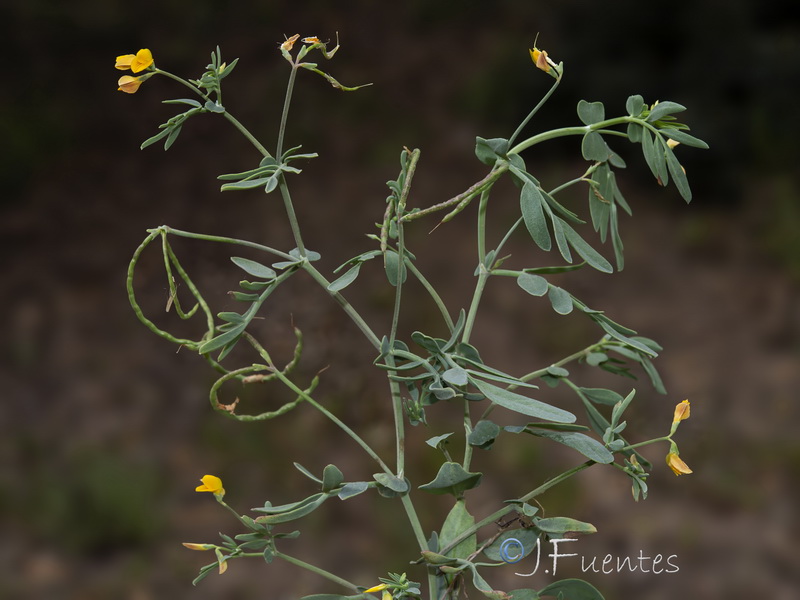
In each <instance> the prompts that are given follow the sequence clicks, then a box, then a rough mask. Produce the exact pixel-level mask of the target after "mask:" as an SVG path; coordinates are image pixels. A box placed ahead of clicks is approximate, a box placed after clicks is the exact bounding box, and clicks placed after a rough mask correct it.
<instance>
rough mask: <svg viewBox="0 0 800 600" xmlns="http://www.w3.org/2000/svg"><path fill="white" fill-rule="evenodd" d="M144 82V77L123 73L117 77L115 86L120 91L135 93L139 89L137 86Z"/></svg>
mask: <svg viewBox="0 0 800 600" xmlns="http://www.w3.org/2000/svg"><path fill="white" fill-rule="evenodd" d="M143 82H144V78H142V77H131V76H130V75H123V76H122V77H120V78H119V81H118V82H117V84H118V85H119V87H118V88H117V90H118V91H120V92H125V93H126V94H135V93H136V92H137V91H138V90H139V86H140V85H142V83H143Z"/></svg>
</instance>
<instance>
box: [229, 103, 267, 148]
mask: <svg viewBox="0 0 800 600" xmlns="http://www.w3.org/2000/svg"><path fill="white" fill-rule="evenodd" d="M222 116H223V117H225V118H226V119H227V120H228V121H230V123H231V124H232V125H233V126H234V127H236V129H238V130H239V132H240V133H241V134H242V135H244V137H246V138H247V140H248V141H249V142H250V143H251V144H253V146H255V148H256V150H258V151H259V152H260V153H261V155H262V156H264V157H270V158H271V157H272V154H270V153H269V150H267V149H266V148H265V147H264V145H263V144H262V143H261V142H259V141H258V140H257V139H256V138H255V136H253V134H252V133H250V131H248V129H247V128H246V127H245V126H244V125H242V124H241V123H240V122H239V121H238V120H237V119H236V117H234V116H233V115H232V114H231V113H229V112H228V111H227V110H226V111H225V112H224V113H222Z"/></svg>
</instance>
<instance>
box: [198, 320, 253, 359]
mask: <svg viewBox="0 0 800 600" xmlns="http://www.w3.org/2000/svg"><path fill="white" fill-rule="evenodd" d="M245 325H246V323H242V324H241V325H238V326H236V327H234V328H233V329H229V330H228V331H226V332H225V333H222V334H220V335H218V336H217V337H214V338H211V339H210V340H208V341H207V342H205V343H204V344H202V345H201V346H200V347H199V348H198V349H197V352H198V353H199V354H208V353H209V352H213V351H214V350H217V349H218V348H222V347H223V346H225V345H227V344H229V343H230V342H233V341H234V340H236V339H237V338H238V337H240V336H241V335H242V333H243V332H244V330H245Z"/></svg>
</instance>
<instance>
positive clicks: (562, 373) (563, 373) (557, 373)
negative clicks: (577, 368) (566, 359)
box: [547, 365, 569, 377]
mask: <svg viewBox="0 0 800 600" xmlns="http://www.w3.org/2000/svg"><path fill="white" fill-rule="evenodd" d="M547 374H548V375H551V376H552V377H569V371H567V370H566V369H565V368H563V367H556V366H554V365H550V366H549V367H547Z"/></svg>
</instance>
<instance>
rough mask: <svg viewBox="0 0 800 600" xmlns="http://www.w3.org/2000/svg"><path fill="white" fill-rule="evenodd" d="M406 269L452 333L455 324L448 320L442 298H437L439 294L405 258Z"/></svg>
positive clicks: (448, 316) (448, 314) (447, 313)
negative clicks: (427, 295) (431, 300)
mask: <svg viewBox="0 0 800 600" xmlns="http://www.w3.org/2000/svg"><path fill="white" fill-rule="evenodd" d="M405 265H406V268H407V269H408V270H409V271H410V272H411V273H412V275H414V277H416V278H417V280H418V281H419V282H420V283H421V284H422V287H424V288H425V290H426V291H427V292H428V294H430V297H431V298H432V299H433V302H434V303H435V304H436V306H437V307H438V308H439V312H440V313H441V314H442V318H443V319H444V322H445V323H446V324H447V328H448V329H449V330H450V333H452V332H453V330H454V329H455V323H453V319H452V318H450V313H449V312H448V311H447V306H446V305H445V303H444V301H443V300H442V297H441V296H439V293H438V292H437V291H436V288H434V287H433V285H431V282H430V281H428V280H427V279H426V278H425V276H424V275H423V274H422V273H421V272H420V270H419V269H417V267H416V265H415V264H414V263H413V262H411V261H410V260H409V259H408V258H407V257H406V259H405Z"/></svg>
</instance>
